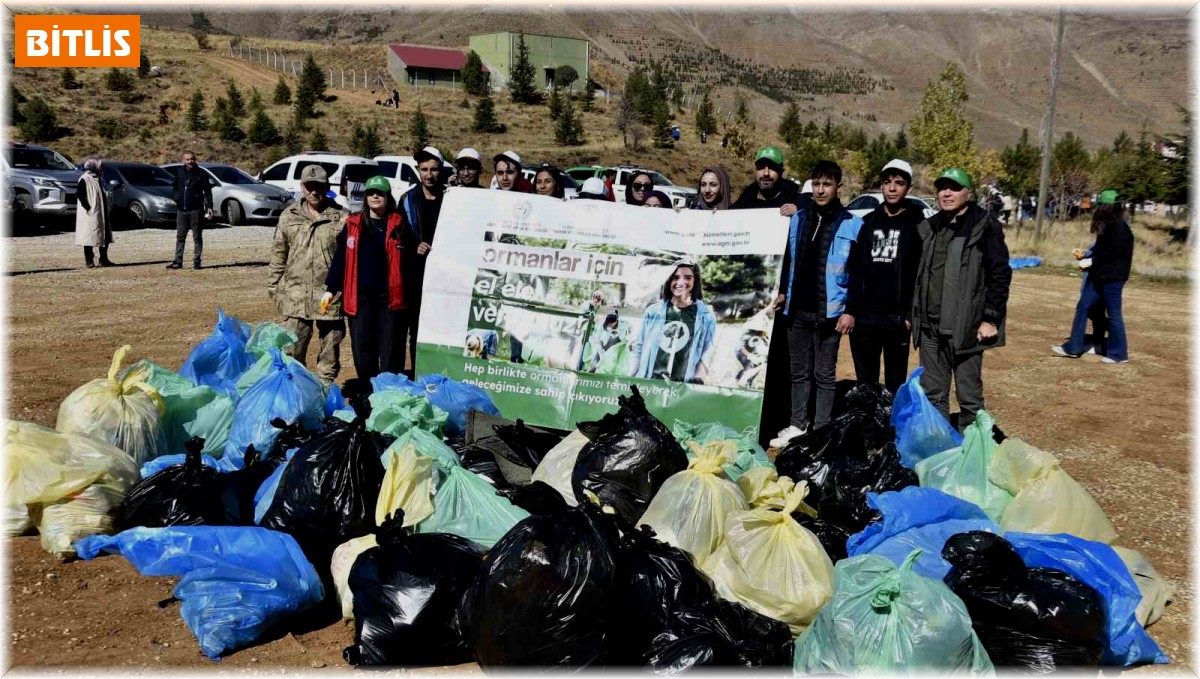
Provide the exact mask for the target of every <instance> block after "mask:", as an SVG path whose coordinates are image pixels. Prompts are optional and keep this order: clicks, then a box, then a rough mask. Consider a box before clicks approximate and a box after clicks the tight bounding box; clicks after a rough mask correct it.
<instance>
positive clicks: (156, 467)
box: [139, 453, 219, 479]
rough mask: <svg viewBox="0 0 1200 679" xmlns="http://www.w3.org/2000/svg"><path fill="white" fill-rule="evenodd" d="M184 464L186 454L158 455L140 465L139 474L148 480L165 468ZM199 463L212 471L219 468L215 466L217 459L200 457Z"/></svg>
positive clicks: (206, 456)
mask: <svg viewBox="0 0 1200 679" xmlns="http://www.w3.org/2000/svg"><path fill="white" fill-rule="evenodd" d="M184 462H187V454H186V453H180V454H178V455H159V456H158V457H156V458H154V459H153V460H148V461H147V462H145V463H144V464H143V465H142V468H141V470H140V471H139V473H140V474H141V475H142V478H143V479H148V478H150V477H151V476H154V475H155V474H157V473H159V472H161V471H162V470H164V469H166V468H167V467H170V466H173V465H177V464H183V463H184ZM200 463H201V464H203V465H205V466H206V467H212V468H213V469H218V468H219V467H218V464H217V458H215V457H213V456H211V455H201V456H200Z"/></svg>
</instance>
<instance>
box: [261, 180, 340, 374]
mask: <svg viewBox="0 0 1200 679" xmlns="http://www.w3.org/2000/svg"><path fill="white" fill-rule="evenodd" d="M300 185H301V187H302V188H303V195H302V196H301V198H300V200H297V201H296V202H294V203H292V204H291V205H289V206H288V207H287V208H286V209H285V210H284V211H283V214H281V215H280V216H279V225H278V226H277V227H276V228H275V241H274V243H273V245H272V248H271V265H270V269H269V279H268V283H267V294H268V295H269V296H270V297H271V299H272V300H274V302H275V306H276V308H277V309H279V313H280V315H281V316H283V319H284V320H283V326H284V327H286V328H288V329H289V330H291V331H292V332H294V333H296V338H297V341H296V344H294V345H293V346H292V347H291V349H289V350H288V352H287V353H288V354H289V355H291V356H292V357H294V358H295V359H297V360H298V361H300V362H301V363H304V362H305V357H306V356H307V355H308V342H309V340H310V339H312V334H313V326H314V325H315V326H316V329H317V334H318V336H319V337H320V342H321V345H320V349H319V351H318V352H317V370H316V376H317V379H319V380H321V382H323V383H324V384H330V383H331V382H333V381H334V380H335V379H337V374H338V370H339V369H340V368H341V364H340V362H339V356H340V348H341V343H342V338H343V337H345V336H346V322H345V320H344V319H343V318H342V308H341V304H342V303H341V296H340V295H339V296H337V297H335V298H334V299H333V300H332V302H331V303H330V304H329V305H328V306H327V307H325V308H322V307H321V297H322V295H324V294H325V277H326V275H327V274H328V273H329V265H330V264H332V263H333V253H334V250H335V249H336V246H337V237H338V233H339V232H341V230H342V227H343V226H344V225H345V220H346V213H345V211H343V210H342V208H340V207H338V205H337V204H336V203H334V202H333V201H332V200H330V199H329V198H328V197H326V193H327V192H328V191H329V178H328V176H327V175H326V173H325V170H324V168H322V167H321V166H320V165H309V166H307V167H305V168H304V170H303V171H302V172H301V174H300Z"/></svg>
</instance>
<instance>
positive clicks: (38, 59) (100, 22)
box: [13, 14, 142, 68]
mask: <svg viewBox="0 0 1200 679" xmlns="http://www.w3.org/2000/svg"><path fill="white" fill-rule="evenodd" d="M13 22H14V28H15V29H16V30H15V31H14V35H13V43H14V45H13V46H14V47H15V48H16V59H15V61H14V63H13V65H14V66H16V67H17V68H30V67H33V68H37V67H54V68H59V67H63V66H76V67H80V68H109V67H112V66H117V67H135V68H136V67H137V65H138V62H139V61H140V60H141V35H142V29H141V17H140V16H139V15H137V14H76V15H67V14H18V15H15V16H13Z"/></svg>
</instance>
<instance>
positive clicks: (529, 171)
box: [521, 167, 579, 200]
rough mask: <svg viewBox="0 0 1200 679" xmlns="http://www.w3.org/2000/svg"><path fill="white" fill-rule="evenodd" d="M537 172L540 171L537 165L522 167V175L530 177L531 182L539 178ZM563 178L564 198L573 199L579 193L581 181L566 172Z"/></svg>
mask: <svg viewBox="0 0 1200 679" xmlns="http://www.w3.org/2000/svg"><path fill="white" fill-rule="evenodd" d="M537 173H538V168H537V167H523V168H521V176H522V177H524V178H526V179H528V180H529V183H530V184H532V183H533V180H534V179H535V178H537ZM562 179H563V198H565V199H567V200H572V199H574V198H575V196H577V195H579V182H577V181H575V180H574V179H572V178H571V175H569V174H567V173H565V172H564V173H563V175H562Z"/></svg>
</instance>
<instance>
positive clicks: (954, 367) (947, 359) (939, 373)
mask: <svg viewBox="0 0 1200 679" xmlns="http://www.w3.org/2000/svg"><path fill="white" fill-rule="evenodd" d="M951 342H952V340H951V338H950V337H948V336H945V335H938V334H937V330H934V329H931V328H929V327H922V328H921V367H923V368H925V372H924V373H922V374H921V388H922V389H924V390H925V393H926V395H928V396H929V402H930V403H932V404H933V405H934V407H935V408H937V409H938V412H940V413H941V414H942V417H944V418H946V421H947V422H949V421H950V378H951V377H953V378H954V391H955V395H956V396H957V397H958V410H959V413H958V429H959V431H962V430H964V429H966V428H967V426H969V425H970V424H971V423H972V422H974V421H975V414H976V413H978V412H979V411H980V410H983V351H973V352H970V353H965V354H964V353H959V352H957V351H955V350H954V347H953V346H951Z"/></svg>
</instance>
